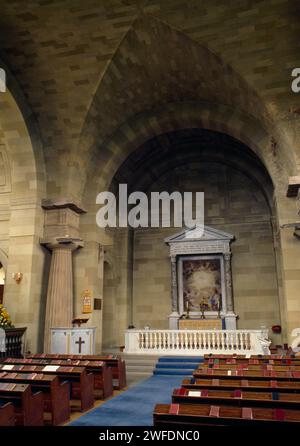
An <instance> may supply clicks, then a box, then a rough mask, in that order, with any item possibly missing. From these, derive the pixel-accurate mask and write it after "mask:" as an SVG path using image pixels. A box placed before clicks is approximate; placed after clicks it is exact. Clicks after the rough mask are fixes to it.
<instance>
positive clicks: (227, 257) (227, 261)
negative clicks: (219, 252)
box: [224, 252, 236, 330]
mask: <svg viewBox="0 0 300 446" xmlns="http://www.w3.org/2000/svg"><path fill="white" fill-rule="evenodd" d="M224 269H225V288H226V308H224V311H225V325H226V329H227V330H236V315H235V313H234V309H233V293H232V273H231V252H226V253H225V254H224Z"/></svg>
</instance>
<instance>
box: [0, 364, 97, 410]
mask: <svg viewBox="0 0 300 446" xmlns="http://www.w3.org/2000/svg"><path fill="white" fill-rule="evenodd" d="M7 367H11V369H10V370H8V369H7ZM0 371H2V372H8V373H14V372H18V373H43V374H44V375H57V376H58V377H59V380H60V381H61V382H64V381H69V382H70V383H71V398H72V399H79V400H80V409H81V410H82V411H85V410H88V409H90V408H91V407H93V405H94V401H95V400H94V375H93V374H92V373H87V371H86V369H85V368H84V367H63V366H54V365H48V366H42V365H30V364H28V365H27V364H17V365H14V364H5V365H2V366H0Z"/></svg>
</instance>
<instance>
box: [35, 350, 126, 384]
mask: <svg viewBox="0 0 300 446" xmlns="http://www.w3.org/2000/svg"><path fill="white" fill-rule="evenodd" d="M27 358H40V359H51V358H52V359H66V360H68V359H71V360H77V361H78V360H86V361H103V362H105V363H106V365H107V366H108V367H111V369H112V376H113V379H114V380H115V381H116V383H115V384H114V388H115V389H119V390H121V389H124V388H125V387H126V364H125V361H124V360H123V359H122V358H120V357H119V356H115V355H56V354H46V353H44V354H36V355H28V356H27Z"/></svg>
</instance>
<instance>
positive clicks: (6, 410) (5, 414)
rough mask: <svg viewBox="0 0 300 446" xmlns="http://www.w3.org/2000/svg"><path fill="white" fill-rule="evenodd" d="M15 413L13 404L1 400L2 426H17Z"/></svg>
mask: <svg viewBox="0 0 300 446" xmlns="http://www.w3.org/2000/svg"><path fill="white" fill-rule="evenodd" d="M15 424H16V420H15V411H14V406H13V404H12V403H8V402H6V401H1V400H0V426H15Z"/></svg>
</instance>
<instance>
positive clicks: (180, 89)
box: [0, 0, 300, 198]
mask: <svg viewBox="0 0 300 446" xmlns="http://www.w3.org/2000/svg"><path fill="white" fill-rule="evenodd" d="M0 9H1V15H0V48H1V51H0V58H1V61H2V63H3V64H4V65H5V66H6V68H7V69H8V71H9V73H10V74H9V78H10V76H12V77H13V78H14V79H16V81H17V83H18V84H19V87H20V90H21V92H22V94H23V95H24V100H25V101H26V103H27V104H28V106H29V107H30V110H31V112H32V114H33V117H34V118H35V120H36V122H37V126H38V129H39V133H40V138H41V142H42V147H43V150H44V155H45V160H46V171H47V184H48V194H49V195H52V196H56V195H60V194H62V192H63V191H64V193H65V194H69V195H71V194H74V196H76V197H77V198H80V197H81V194H82V191H83V188H84V184H85V182H86V179H87V173H88V170H89V168H90V164H91V163H93V162H94V159H95V157H97V158H98V159H100V161H101V160H103V162H105V161H107V157H109V152H107V151H106V150H105V148H106V146H107V144H108V141H109V139H110V137H111V135H113V134H114V132H115V131H116V130H117V129H118V128H119V127H120V126H121V125H124V124H125V123H126V122H127V121H128V120H129V119H132V117H134V116H136V115H141V114H142V113H144V112H145V111H148V110H155V109H156V108H157V107H162V106H164V105H166V104H170V103H174V102H175V103H176V102H177V103H178V102H183V101H185V102H186V101H189V102H191V103H192V102H200V101H201V102H205V103H212V104H216V103H218V104H222V105H226V106H227V107H230V108H232V109H233V110H237V109H238V110H239V111H240V112H241V113H243V114H245V115H247V116H250V117H251V118H253V119H256V120H258V121H259V122H260V123H261V125H262V127H263V128H265V129H266V130H267V131H268V132H269V133H270V134H271V135H273V136H274V138H275V139H276V141H277V144H278V145H279V146H282V147H283V150H286V151H287V153H288V152H289V151H294V152H295V163H294V165H295V170H296V169H297V167H298V159H299V158H298V156H299V154H300V147H299V135H300V120H299V99H298V96H297V95H296V94H294V93H292V91H291V88H290V84H291V70H292V69H293V68H294V67H296V66H297V65H299V60H300V58H299V56H300V48H299V45H300V20H299V18H300V4H299V2H298V1H297V0H261V1H259V0H257V1H249V0H239V1H228V0H210V1H209V2H207V1H205V0H189V1H187V0H149V1H145V0H97V1H96V0H85V1H84V2H83V1H82V0H53V1H51V0H39V1H38V0H31V1H26V2H24V1H23V0H10V1H9V2H8V1H5V0H0ZM9 85H10V79H9ZM293 173H295V172H293Z"/></svg>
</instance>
